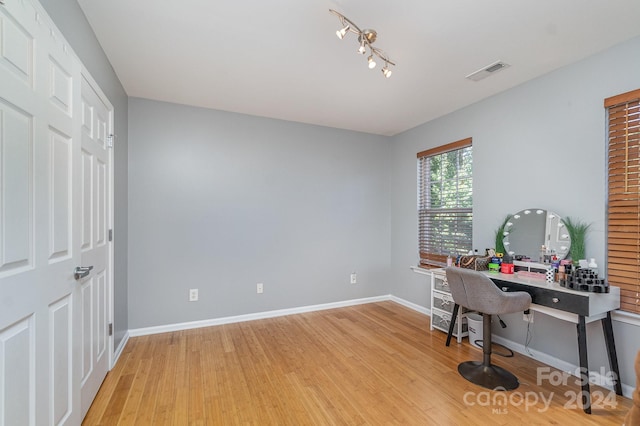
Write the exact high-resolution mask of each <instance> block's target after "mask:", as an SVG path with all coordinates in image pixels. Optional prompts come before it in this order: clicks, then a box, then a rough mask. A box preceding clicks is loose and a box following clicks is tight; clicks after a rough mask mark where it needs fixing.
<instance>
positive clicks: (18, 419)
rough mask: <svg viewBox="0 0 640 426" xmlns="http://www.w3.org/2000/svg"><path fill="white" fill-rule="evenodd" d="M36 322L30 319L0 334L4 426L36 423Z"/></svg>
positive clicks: (11, 326)
mask: <svg viewBox="0 0 640 426" xmlns="http://www.w3.org/2000/svg"><path fill="white" fill-rule="evenodd" d="M34 322H35V319H34V317H33V316H29V317H27V318H24V319H22V320H20V321H18V322H16V323H15V324H12V325H10V326H8V327H6V328H5V329H4V330H2V331H0V365H2V366H3V368H2V371H0V373H1V374H0V401H2V403H3V406H4V413H3V415H2V418H0V422H3V424H5V425H31V424H34V423H33V419H35V392H34V388H35V386H34V381H35V364H36V363H35V358H36V356H35V331H34V328H35V327H34ZM4 366H10V368H6V367H4Z"/></svg>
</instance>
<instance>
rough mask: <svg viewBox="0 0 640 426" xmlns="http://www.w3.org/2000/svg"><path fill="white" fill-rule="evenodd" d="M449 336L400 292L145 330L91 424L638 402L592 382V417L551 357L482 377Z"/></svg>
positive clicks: (364, 419) (526, 411) (567, 418)
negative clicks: (265, 315) (487, 385)
mask: <svg viewBox="0 0 640 426" xmlns="http://www.w3.org/2000/svg"><path fill="white" fill-rule="evenodd" d="M445 337H446V335H445V334H444V333H442V332H439V331H433V332H430V331H429V317H427V316H425V315H422V314H420V313H417V312H415V311H412V310H410V309H407V308H405V307H403V306H401V305H398V304H396V303H394V302H381V303H372V304H366V305H358V306H352V307H347V308H340V309H332V310H326V311H318V312H312V313H306V314H299V315H290V316H285V317H279V318H272V319H264V320H257V321H250V322H244V323H236V324H229V325H222V326H216V327H207V328H200V329H194V330H187V331H179V332H173V333H165V334H157V335H152V336H143V337H135V338H131V339H130V340H129V342H128V343H127V345H126V347H125V349H124V351H123V353H122V355H121V356H120V359H119V361H118V363H117V365H116V366H115V367H114V369H113V370H112V371H111V372H110V373H109V374H108V375H107V378H106V379H105V382H104V383H103V385H102V388H101V389H100V392H99V393H98V396H97V397H96V399H95V401H94V403H93V405H92V407H91V409H90V410H89V413H88V414H87V416H86V418H85V421H84V423H83V424H84V425H108V426H111V425H117V424H119V425H154V426H155V425H235V424H243V425H296V426H298V425H381V424H403V425H515V424H526V425H549V424H557V425H578V424H579V425H620V424H622V422H623V418H624V415H625V414H626V412H627V410H628V409H629V408H630V407H631V401H630V400H629V399H627V398H623V397H615V395H613V399H612V400H610V401H605V400H604V399H603V398H600V397H601V396H609V394H610V392H609V391H608V390H606V389H603V388H599V387H596V386H592V392H593V394H594V408H593V414H592V415H586V414H584V413H583V412H582V410H581V408H580V407H579V406H577V405H576V404H579V401H576V398H575V396H576V395H579V391H580V389H579V386H578V385H576V384H575V383H574V381H575V378H573V377H572V378H570V379H569V380H568V382H569V383H568V384H567V385H559V386H552V385H551V384H550V383H549V381H547V380H543V383H542V384H541V385H538V384H537V376H536V371H537V368H538V367H546V366H545V365H544V364H541V363H539V362H537V361H535V360H533V359H531V358H528V357H525V356H522V355H519V354H515V356H514V357H513V358H503V357H500V356H495V355H494V357H493V360H494V362H495V363H496V364H498V365H500V366H502V367H505V368H507V369H509V370H510V371H512V372H513V373H514V374H516V375H517V376H518V377H519V379H520V383H521V384H520V387H519V388H518V389H516V390H514V391H509V392H494V391H488V390H486V389H483V388H480V387H477V386H475V385H473V384H471V383H469V382H467V381H466V380H465V379H463V378H462V377H461V376H460V375H459V374H458V372H457V365H458V363H460V362H462V361H466V360H480V359H481V358H482V353H481V351H480V350H479V349H476V348H473V347H471V346H470V345H469V344H468V343H467V341H466V340H465V342H464V343H463V344H461V345H458V344H457V343H452V345H451V346H450V347H448V348H447V347H445V345H444V342H445ZM542 397H544V399H545V400H547V401H550V403H549V404H548V405H546V404H545V403H544V402H543V400H542ZM536 399H537V403H536ZM578 400H579V398H578ZM604 402H613V404H611V405H607V404H605V403H604ZM598 405H599V406H598Z"/></svg>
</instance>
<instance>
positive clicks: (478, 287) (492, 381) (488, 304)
mask: <svg viewBox="0 0 640 426" xmlns="http://www.w3.org/2000/svg"><path fill="white" fill-rule="evenodd" d="M446 273H447V282H448V283H449V289H450V290H451V296H452V297H453V301H454V302H455V306H454V315H453V316H452V318H451V330H452V329H453V325H454V322H455V317H456V316H457V311H458V309H457V308H458V307H459V306H464V307H465V308H467V309H470V310H473V311H478V312H481V313H482V330H483V334H482V353H483V360H482V362H479V361H466V362H463V363H461V364H460V365H458V372H459V373H460V375H462V377H464V378H465V379H467V380H469V381H470V382H472V383H475V384H476V385H480V386H483V387H485V388H488V389H501V390H511V389H515V388H517V387H518V385H519V383H518V378H517V377H516V376H514V375H513V374H511V373H510V372H508V371H507V370H505V369H504V368H502V367H498V366H497V365H493V364H491V315H499V314H508V313H511V312H521V311H525V310H527V309H529V305H531V296H530V295H529V293H526V292H524V291H515V292H508V293H507V292H503V291H502V290H500V289H499V288H498V287H497V286H496V285H495V284H494V283H493V281H491V280H490V279H489V277H487V276H486V275H484V274H483V273H481V272H476V271H472V270H469V269H463V268H454V267H451V268H447V269H446ZM449 341H450V337H448V338H447V346H449Z"/></svg>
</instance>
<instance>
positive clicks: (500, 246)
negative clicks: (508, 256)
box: [495, 215, 511, 254]
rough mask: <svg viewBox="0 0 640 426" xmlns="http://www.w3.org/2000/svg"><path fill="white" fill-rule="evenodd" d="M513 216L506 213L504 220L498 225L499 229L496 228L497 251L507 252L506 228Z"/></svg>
mask: <svg viewBox="0 0 640 426" xmlns="http://www.w3.org/2000/svg"><path fill="white" fill-rule="evenodd" d="M510 218H511V215H506V216H505V218H504V220H503V221H502V223H501V224H500V226H499V227H498V229H496V236H495V238H496V253H502V254H505V253H506V250H505V248H504V242H503V240H504V228H505V227H506V226H507V222H509V219H510Z"/></svg>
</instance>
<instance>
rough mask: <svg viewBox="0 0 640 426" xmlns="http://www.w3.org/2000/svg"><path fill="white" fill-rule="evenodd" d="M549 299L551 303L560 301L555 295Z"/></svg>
mask: <svg viewBox="0 0 640 426" xmlns="http://www.w3.org/2000/svg"><path fill="white" fill-rule="evenodd" d="M551 301H552V302H553V303H558V302H559V301H560V299H558V298H557V297H554V298H553V299H551Z"/></svg>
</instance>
